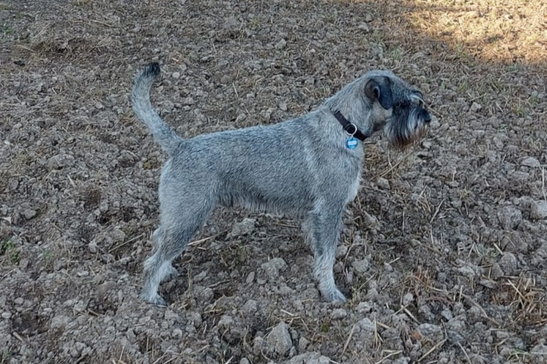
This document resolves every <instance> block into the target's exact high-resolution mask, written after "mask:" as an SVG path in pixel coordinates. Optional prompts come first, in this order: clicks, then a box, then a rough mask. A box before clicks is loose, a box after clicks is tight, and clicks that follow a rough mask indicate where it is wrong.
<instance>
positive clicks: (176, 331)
mask: <svg viewBox="0 0 547 364" xmlns="http://www.w3.org/2000/svg"><path fill="white" fill-rule="evenodd" d="M182 334H183V332H182V330H181V329H174V330H173V332H172V333H171V337H172V338H174V339H180V338H182Z"/></svg>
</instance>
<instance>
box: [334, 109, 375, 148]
mask: <svg viewBox="0 0 547 364" xmlns="http://www.w3.org/2000/svg"><path fill="white" fill-rule="evenodd" d="M332 114H333V115H334V117H335V118H336V119H337V120H338V122H339V123H340V125H342V128H343V129H344V131H345V132H346V133H348V134H349V135H351V136H352V137H355V138H357V139H359V140H360V141H364V140H365V139H366V138H368V137H369V136H370V135H367V134H364V133H363V132H362V131H361V130H359V128H358V127H357V125H355V124H354V123H352V122H350V121H349V120H348V119H346V117H345V116H344V115H343V114H342V113H341V112H340V111H339V110H336V111H333V113H332Z"/></svg>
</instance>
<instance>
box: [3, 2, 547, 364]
mask: <svg viewBox="0 0 547 364" xmlns="http://www.w3.org/2000/svg"><path fill="white" fill-rule="evenodd" d="M546 14H547V1H545V0H538V1H526V0H516V1H513V0H495V1H494V0H470V1H467V0H450V1H448V0H439V1H433V0H415V1H411V0H404V1H399V2H396V1H367V0H363V1H336V0H331V1H305V0H303V1H280V0H271V1H258V0H254V1H253V0H249V1H235V0H225V1H217V0H203V1H187V0H178V1H174V0H154V1H153V0H142V1H133V0H50V1H45V0H35V1H33V0H2V1H1V2H0V50H1V51H0V142H1V143H0V316H1V317H0V350H1V352H0V363H1V364H4V363H113V364H122V363H223V364H228V363H232V364H237V363H239V364H249V363H253V364H254V363H274V362H275V363H290V364H300V363H316V364H319V363H320V364H328V363H400V364H402V363H517V362H522V363H547V342H546V341H547V301H546V300H547V293H546V290H547V220H546V219H547V186H546V182H545V180H546V178H547V176H546V167H547V150H546V149H547V96H546V95H547V89H546V80H547V16H546ZM154 60H156V61H159V62H160V63H161V65H162V68H163V72H162V80H161V83H160V84H158V85H156V87H155V88H154V90H153V102H154V104H155V105H156V106H157V108H158V110H159V111H160V113H161V115H162V116H163V117H164V118H165V120H166V121H167V122H168V123H169V124H170V125H172V126H174V127H175V128H176V130H177V132H178V133H180V134H181V135H183V136H185V137H191V136H193V135H197V134H201V133H207V132H213V131H218V130H226V129H230V128H239V127H245V126H249V125H257V124H270V123H275V122H278V121H281V120H285V119H288V118H291V117H294V116H297V115H301V114H303V113H306V112H307V111H309V110H311V109H313V108H314V107H315V106H316V105H318V104H319V103H320V102H321V101H322V100H323V99H324V98H325V97H328V96H330V95H332V94H333V93H334V92H336V91H337V90H338V89H340V88H341V87H342V86H343V85H344V84H346V83H348V82H350V81H351V80H353V79H355V78H356V77H357V76H358V75H360V74H362V73H363V72H365V71H367V70H370V69H376V68H380V69H390V70H393V71H394V72H395V73H396V74H398V75H399V76H401V77H402V78H404V79H406V80H408V81H409V82H410V83H412V84H415V85H417V86H418V87H420V88H421V89H422V90H423V91H424V93H425V95H426V99H427V101H428V104H429V106H430V108H431V111H432V114H433V115H434V120H433V122H432V125H431V128H430V131H429V133H428V135H427V136H426V137H425V138H424V139H423V140H421V141H420V142H419V143H417V144H416V145H415V146H413V147H411V148H409V149H406V150H403V151H400V150H393V149H390V148H389V147H388V145H387V143H386V141H385V139H384V138H383V137H382V136H381V135H378V136H375V137H374V138H372V139H371V140H370V141H367V143H366V144H367V145H366V161H365V171H364V174H363V180H362V188H361V190H360V193H359V195H358V197H357V199H356V201H355V202H354V203H353V204H351V205H350V207H349V209H348V212H347V215H346V218H345V223H346V224H345V226H346V228H345V230H344V235H343V238H342V241H341V242H340V247H339V249H338V251H337V263H336V265H335V271H336V280H337V283H338V284H339V286H340V287H341V288H342V289H343V290H344V291H345V292H346V293H347V294H348V295H349V296H350V297H351V298H350V300H349V301H348V303H346V304H343V305H332V304H328V303H326V302H324V301H323V300H322V299H321V297H320V296H319V293H318V291H317V287H316V284H315V282H314V280H313V278H312V272H311V263H312V255H311V251H310V249H309V248H308V247H307V246H306V244H305V242H304V241H303V239H302V237H301V234H300V227H299V222H298V221H293V220H287V219H281V218H276V217H272V216H269V215H260V214H251V213H249V212H246V211H243V210H223V209H219V210H218V211H216V212H215V214H214V216H213V218H212V219H211V220H210V221H209V222H208V223H207V225H206V226H205V227H204V228H203V229H202V230H201V231H200V233H199V235H198V236H196V237H195V241H194V242H193V243H191V244H190V246H189V248H188V250H187V251H186V252H185V253H184V254H183V255H182V256H181V257H180V258H179V259H178V260H177V261H176V262H175V266H176V268H177V269H178V270H179V272H180V275H179V276H178V277H177V278H175V279H174V280H172V281H169V282H167V283H164V284H163V285H162V286H161V294H162V295H163V296H164V297H166V298H167V299H168V301H169V302H170V305H169V307H167V308H157V307H153V306H151V305H148V304H145V303H143V302H141V301H140V300H139V299H138V293H139V290H140V284H141V271H142V262H143V260H144V259H145V258H146V256H147V255H148V254H149V252H150V245H149V236H150V233H151V232H152V231H153V229H154V228H155V226H156V224H157V217H158V203H157V184H158V176H159V173H160V167H161V164H162V162H163V161H164V159H165V155H164V154H163V153H162V152H161V150H160V149H159V147H158V146H157V145H156V144H155V143H154V142H153V140H152V138H151V136H150V135H149V132H148V131H147V130H146V128H145V127H144V125H143V124H142V123H140V122H139V121H137V120H136V119H135V118H134V116H133V113H132V111H131V108H130V105H129V98H128V96H129V90H130V87H131V83H132V80H133V77H134V75H135V73H136V72H137V71H138V70H139V69H140V68H141V67H142V66H143V65H144V64H146V63H148V62H150V61H154Z"/></svg>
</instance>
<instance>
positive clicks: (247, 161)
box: [132, 63, 431, 305]
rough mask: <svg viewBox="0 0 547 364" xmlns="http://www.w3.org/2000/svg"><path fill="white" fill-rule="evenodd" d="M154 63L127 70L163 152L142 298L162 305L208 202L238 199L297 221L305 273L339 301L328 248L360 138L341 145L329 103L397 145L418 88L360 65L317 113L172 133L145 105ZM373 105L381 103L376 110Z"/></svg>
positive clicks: (420, 113) (357, 162) (410, 119)
mask: <svg viewBox="0 0 547 364" xmlns="http://www.w3.org/2000/svg"><path fill="white" fill-rule="evenodd" d="M158 75H159V65H158V64H157V63H155V64H151V65H149V66H147V67H146V68H145V69H144V70H143V71H142V72H141V73H140V74H139V75H137V77H136V80H135V84H134V87H133V92H132V102H133V109H134V110H135V113H136V114H137V116H138V117H139V118H140V119H142V120H143V121H144V123H145V124H146V125H147V126H148V128H149V129H150V131H151V132H152V134H153V135H154V137H155V139H156V141H157V142H158V143H159V144H160V146H161V147H162V148H163V149H164V150H165V151H166V152H167V153H168V154H169V160H168V161H167V162H166V163H165V165H164V167H163V171H162V174H161V178H160V185H159V199H160V207H161V208H160V225H159V227H158V229H157V230H156V231H155V232H154V234H153V236H152V238H153V241H154V242H155V247H154V254H153V255H152V256H150V257H149V258H148V259H147V260H146V262H145V264H144V287H143V290H142V294H141V296H142V298H143V299H144V300H146V301H147V302H150V303H154V304H156V305H165V301H164V299H163V298H162V297H161V296H160V295H159V294H158V292H157V291H158V286H159V284H160V283H161V281H162V280H164V279H165V278H166V277H168V276H171V275H174V274H176V270H175V269H174V268H173V267H172V265H171V262H172V261H173V259H174V258H176V257H177V256H178V255H179V254H181V252H182V251H183V250H184V248H185V246H186V244H187V243H188V241H189V240H190V239H191V237H192V236H193V235H194V234H195V233H196V231H197V230H198V229H199V228H200V227H201V226H202V225H203V223H204V222H205V220H206V219H207V218H208V216H209V214H210V213H211V211H212V210H213V208H214V207H215V206H216V205H219V204H220V205H224V206H234V205H238V206H243V207H245V208H248V209H250V210H253V211H268V212H275V213H279V214H284V215H289V216H294V217H300V218H303V219H304V223H303V230H304V232H305V233H306V235H307V237H308V238H309V240H310V241H311V246H312V249H313V252H314V255H315V269H314V273H315V276H316V278H317V279H318V281H319V289H320V291H321V293H322V294H323V296H324V297H325V299H326V300H328V301H332V302H341V301H345V300H346V298H345V297H344V295H343V294H342V293H341V292H340V291H339V290H338V288H337V287H336V284H335V283H334V276H333V265H334V261H335V250H336V245H337V242H338V238H339V235H340V231H341V230H342V215H343V212H344V208H345V206H346V204H347V203H348V202H350V201H352V200H353V199H354V198H355V196H356V195H357V190H358V188H359V177H360V174H361V165H362V163H363V158H364V151H363V146H362V143H360V142H359V145H358V146H357V148H355V149H348V148H347V147H346V140H347V138H348V135H347V133H346V132H345V131H344V130H343V129H342V126H341V125H340V123H339V122H338V121H337V119H336V118H335V117H334V116H333V112H334V111H336V110H338V111H340V112H341V113H342V115H344V116H345V117H346V118H347V119H348V120H349V121H350V122H352V123H354V124H355V125H357V127H358V128H359V129H360V130H361V131H362V132H363V133H364V134H366V135H371V134H372V133H373V132H374V131H377V130H381V129H383V130H384V132H385V134H386V136H387V138H388V139H389V140H390V141H391V142H392V143H393V144H395V145H401V146H402V145H406V144H408V143H410V142H411V141H412V140H413V139H414V138H415V137H416V136H418V135H420V133H421V131H422V129H423V128H424V126H425V125H426V124H427V123H428V122H429V121H430V119H431V118H430V116H429V114H428V112H427V110H426V109H425V107H424V105H423V101H422V95H421V94H420V93H419V92H418V91H417V90H415V89H413V88H412V87H410V86H409V85H407V84H406V83H405V82H404V81H402V80H401V79H399V78H398V77H396V76H395V75H394V74H393V73H391V72H388V71H373V72H369V73H367V74H365V75H363V76H362V77H360V78H359V79H357V80H355V81H354V82H352V83H350V84H349V85H347V86H346V87H344V88H343V89H342V90H341V91H339V92H338V93H337V94H336V95H334V96H332V97H331V98H329V99H327V100H326V101H325V102H324V103H323V104H322V105H321V106H320V107H319V108H318V109H317V110H315V111H312V112H311V113H309V114H306V115H303V116H301V117H299V118H296V119H293V120H289V121H285V122H282V123H279V124H275V125H270V126H255V127H250V128H245V129H239V130H230V131H224V132H219V133H213V134H204V135H200V136H197V137H194V138H192V139H182V138H180V137H179V136H178V135H176V134H175V133H174V131H173V130H172V129H170V128H169V127H168V126H166V125H165V123H164V122H163V121H162V120H161V118H160V117H159V116H158V114H157V113H156V112H155V111H154V109H153V108H152V106H151V104H150V98H149V93H150V88H151V86H152V84H153V82H154V80H155V79H156V78H157V77H158ZM382 105H384V106H386V107H389V108H388V109H385V108H384V107H383V106H382Z"/></svg>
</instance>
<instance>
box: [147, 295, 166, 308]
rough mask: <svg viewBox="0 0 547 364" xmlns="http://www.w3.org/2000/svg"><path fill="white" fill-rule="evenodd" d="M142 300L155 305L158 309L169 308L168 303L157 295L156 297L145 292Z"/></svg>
mask: <svg viewBox="0 0 547 364" xmlns="http://www.w3.org/2000/svg"><path fill="white" fill-rule="evenodd" d="M141 298H142V299H143V300H144V301H146V302H148V303H151V304H153V305H156V306H158V307H167V302H165V300H164V299H163V298H162V297H161V296H160V295H159V294H157V293H156V294H154V295H148V294H145V293H144V292H143V293H141Z"/></svg>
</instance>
